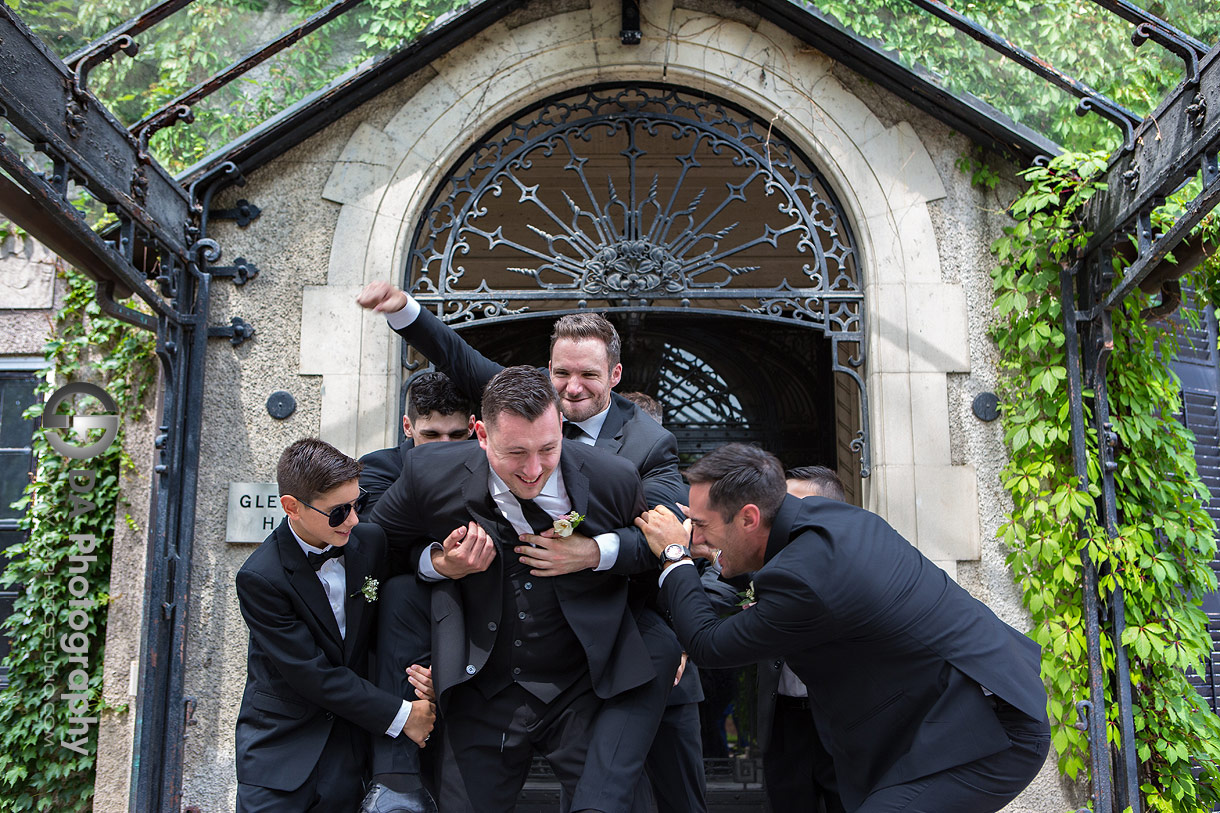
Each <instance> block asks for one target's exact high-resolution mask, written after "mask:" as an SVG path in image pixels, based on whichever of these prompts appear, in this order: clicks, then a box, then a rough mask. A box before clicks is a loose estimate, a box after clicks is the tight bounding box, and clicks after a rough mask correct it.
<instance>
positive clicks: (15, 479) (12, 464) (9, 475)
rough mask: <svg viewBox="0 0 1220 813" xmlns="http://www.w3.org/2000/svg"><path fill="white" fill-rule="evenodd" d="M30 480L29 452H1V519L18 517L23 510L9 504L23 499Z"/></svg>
mask: <svg viewBox="0 0 1220 813" xmlns="http://www.w3.org/2000/svg"><path fill="white" fill-rule="evenodd" d="M29 482H30V453H29V452H0V519H16V518H17V517H20V516H22V514H23V512H20V511H17V510H15V509H13V508H10V507H9V506H10V505H11V504H12V503H13V502H14V501H16V500H19V499H21V495H22V493H23V492H24V491H25V487H26V486H27V485H29Z"/></svg>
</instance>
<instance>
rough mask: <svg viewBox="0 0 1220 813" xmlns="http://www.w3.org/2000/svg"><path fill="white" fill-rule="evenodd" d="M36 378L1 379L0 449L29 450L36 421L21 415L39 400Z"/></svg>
mask: <svg viewBox="0 0 1220 813" xmlns="http://www.w3.org/2000/svg"><path fill="white" fill-rule="evenodd" d="M37 385H38V382H37V380H35V379H34V378H32V377H31V378H0V448H7V449H24V448H29V445H30V438H31V437H33V435H34V425H35V423H36V422H35V421H34V419H32V418H31V419H25V418H22V417H21V413H23V412H25V410H26V409H27V408H28V407H29V406H30V405H31V404H33V403H34V402H35V401H37V400H38V396H37V395H35V394H34V387H36V386H37Z"/></svg>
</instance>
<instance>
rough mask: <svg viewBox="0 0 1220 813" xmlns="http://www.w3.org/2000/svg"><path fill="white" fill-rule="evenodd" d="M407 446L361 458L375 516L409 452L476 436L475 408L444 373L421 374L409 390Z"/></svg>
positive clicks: (363, 480)
mask: <svg viewBox="0 0 1220 813" xmlns="http://www.w3.org/2000/svg"><path fill="white" fill-rule="evenodd" d="M402 433H403V437H404V439H403V442H402V443H400V444H398V445H397V446H391V447H390V448H388V449H378V450H377V451H375V452H369V453H368V454H366V455H365V456H364V457H362V458H360V465H361V467H362V468H361V469H360V487H361V488H363V489H364V493H365V494H367V495H368V507H367V508H366V509H365V510H366V511H367V512H368V513H370V514H371V513H372V511H373V508H374V507H375V506H376V505H377V501H378V500H379V499H381V495H382V494H384V493H385V490H386V489H387V488H389V487H390V486H391V485H392V484H393V482H394V481H395V480H397V479H398V475H400V474H402V461H403V458H404V457H405V456H406V454H407V452H409V451H410V450H411V449H413V448H415V447H416V446H422V445H423V444H425V443H440V442H445V441H455V440H469V439H470V437H471V435H472V434H473V433H474V404H473V403H472V402H471V400H470V399H469V398H467V397H466V396H464V395H462V394H461V393H459V392H458V391H457V388H456V387H454V386H453V382H452V381H450V380H449V376H447V375H445V374H444V373H438V372H427V373H420V374H419V375H417V376H415V378H413V379H412V380H411V385H410V386H409V387H407V408H406V411H404V412H403V416H402Z"/></svg>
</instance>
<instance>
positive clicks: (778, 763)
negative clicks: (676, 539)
mask: <svg viewBox="0 0 1220 813" xmlns="http://www.w3.org/2000/svg"><path fill="white" fill-rule="evenodd" d="M784 476H785V477H786V478H787V489H788V493H789V494H791V495H792V496H793V497H797V498H798V499H803V498H805V497H825V498H826V499H829V500H838V501H839V502H846V501H847V495H846V494H845V493H844V491H843V481H842V480H840V479H839V475H838V474H837V473H835V470H834V469H829V468H826V467H825V466H801V467H800V468H795V469H789V470H788V471H787V472H786V473H785V475H784ZM705 583H706V582H705ZM810 708H811V706H810V701H809V690H808V689H807V688H806V687H805V684H804V683H802V682H801V679H800V678H798V677H797V676H796V674H795V673H793V671H792V670H791V669H790V668H788V665H787V664H786V663H785V662H784V659H783V658H780V657H775V658H768V659H767V660H765V661H762V662H761V663H759V664H758V744H759V746H760V747H761V748H762V753H763V777H764V779H765V780H766V789H767V800H768V801H770V802H771V810H772V811H774V812H775V813H780V811H792V812H793V813H796V811H809V813H843V802H842V801H841V800H840V799H839V793H838V790H837V789H836V783H835V771H834V764H833V763H832V762H831V759H830V754H829V753H827V751H826V746H824V745H822V740H821V738H820V737H819V736H818V731H817V728H816V727H815V726H814V724H813V714H812V713H811V712H810Z"/></svg>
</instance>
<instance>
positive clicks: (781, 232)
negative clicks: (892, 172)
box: [404, 85, 869, 501]
mask: <svg viewBox="0 0 1220 813" xmlns="http://www.w3.org/2000/svg"><path fill="white" fill-rule="evenodd" d="M404 277H405V284H406V287H407V288H408V289H409V290H411V291H412V293H413V294H414V295H415V296H416V297H417V298H418V299H419V300H420V301H421V302H423V303H424V304H425V306H429V307H433V308H435V310H436V312H437V313H438V314H439V315H440V316H441V317H442V318H443V319H444V320H446V321H447V322H449V323H450V324H452V325H453V326H454V327H455V328H457V329H459V330H462V331H463V333H464V335H466V336H467V338H468V340H469V341H470V342H471V343H472V344H474V345H475V346H477V347H479V349H481V350H482V351H483V352H484V353H485V354H487V355H488V356H490V357H493V358H496V359H497V360H499V361H502V362H508V361H515V362H516V361H519V362H524V363H540V362H542V361H544V360H545V359H546V337H547V334H548V333H549V327H550V322H551V321H552V319H553V317H554V316H557V315H559V314H561V313H564V312H571V311H573V310H578V309H582V308H590V309H593V310H597V311H599V312H603V313H606V314H607V315H609V316H610V317H611V318H612V319H614V320H616V321H617V322H618V324H619V328H620V332H621V333H622V334H623V336H624V343H625V347H624V368H625V379H624V382H623V383H622V384H621V385H620V391H627V390H633V389H634V390H640V391H643V392H646V393H648V394H650V395H653V396H654V397H659V399H660V400H661V401H662V403H663V404H664V406H665V408H666V409H667V413H668V415H669V418H668V421H667V423H668V425H669V426H670V428H671V429H672V430H673V431H674V432H675V434H676V435H677V436H678V438H679V441H680V443H681V446H682V451H683V452H684V454H685V455H687V456H690V457H694V456H697V455H698V454H699V453H701V451H702V450H704V449H707V448H711V447H713V446H715V445H719V444H720V443H723V442H726V441H728V440H749V441H754V442H758V443H760V444H762V445H764V446H766V447H767V448H770V449H772V450H773V451H775V452H776V453H778V454H779V455H780V456H781V458H783V459H784V461H785V463H788V464H791V465H798V464H808V463H812V462H818V463H823V464H828V465H837V466H838V467H839V470H840V473H841V474H842V475H843V476H844V480H845V481H846V482H848V483H849V488H850V489H851V491H852V496H853V497H854V498H855V499H856V501H859V480H860V478H861V477H866V476H868V471H869V453H868V436H867V431H868V430H867V427H868V418H867V403H868V399H867V394H866V392H865V390H864V386H863V379H862V377H861V368H862V366H863V363H864V354H863V345H862V341H863V336H864V301H863V293H862V290H861V285H860V274H859V271H858V268H857V249H856V247H855V245H854V242H853V240H852V236H851V230H850V228H849V226H848V223H847V220H846V218H845V216H844V214H843V210H842V208H841V206H840V205H839V203H838V201H837V199H836V197H835V195H834V193H833V191H832V190H831V189H830V188H829V186H828V185H827V183H826V181H825V179H824V178H823V176H822V174H821V173H820V172H819V171H818V170H817V168H816V167H815V166H814V165H813V164H812V163H811V162H810V161H809V160H808V159H807V158H806V157H805V156H804V154H803V153H802V152H801V151H800V150H799V149H798V148H797V146H795V145H794V144H793V143H792V142H790V141H789V140H788V139H786V138H785V137H784V135H783V134H782V133H781V132H780V130H779V129H778V128H776V127H774V126H772V123H770V122H766V121H763V120H760V119H758V118H756V117H754V116H752V115H750V113H749V112H748V111H744V110H742V109H740V108H738V107H736V106H734V105H732V104H730V103H728V102H726V101H723V100H719V99H715V98H712V97H710V96H708V95H707V94H703V93H699V92H696V91H691V90H687V89H682V88H675V87H666V86H659V85H638V86H633V87H630V88H625V87H622V86H595V87H591V88H583V89H580V90H577V91H571V92H568V93H565V94H563V95H560V96H555V97H551V98H549V99H546V100H543V101H541V102H538V103H536V104H534V105H533V106H531V107H529V108H528V109H526V110H523V111H522V112H520V113H519V114H517V115H516V116H514V117H512V118H511V119H509V120H507V121H504V122H502V123H501V124H500V125H498V126H497V127H495V128H493V129H492V130H491V132H489V133H488V134H487V136H485V137H484V138H483V139H481V140H480V141H479V142H478V143H477V144H476V145H475V146H474V147H473V148H471V149H470V150H468V151H467V153H466V154H465V155H464V156H463V157H462V158H461V160H459V161H458V162H457V164H456V165H455V166H454V167H453V168H452V169H451V170H450V171H449V172H448V173H447V174H446V176H445V178H444V179H443V180H442V182H441V183H440V184H439V185H438V186H437V188H436V191H435V192H434V194H433V196H432V199H431V200H430V201H429V204H428V207H427V210H426V212H425V214H424V216H423V217H422V218H420V220H419V222H418V224H417V227H416V229H415V233H414V236H413V240H412V243H411V247H410V250H409V252H408V253H407V267H406V268H405V269H404ZM539 317H546V318H542V319H539ZM408 358H409V357H408ZM410 363H411V362H408V364H410Z"/></svg>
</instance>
